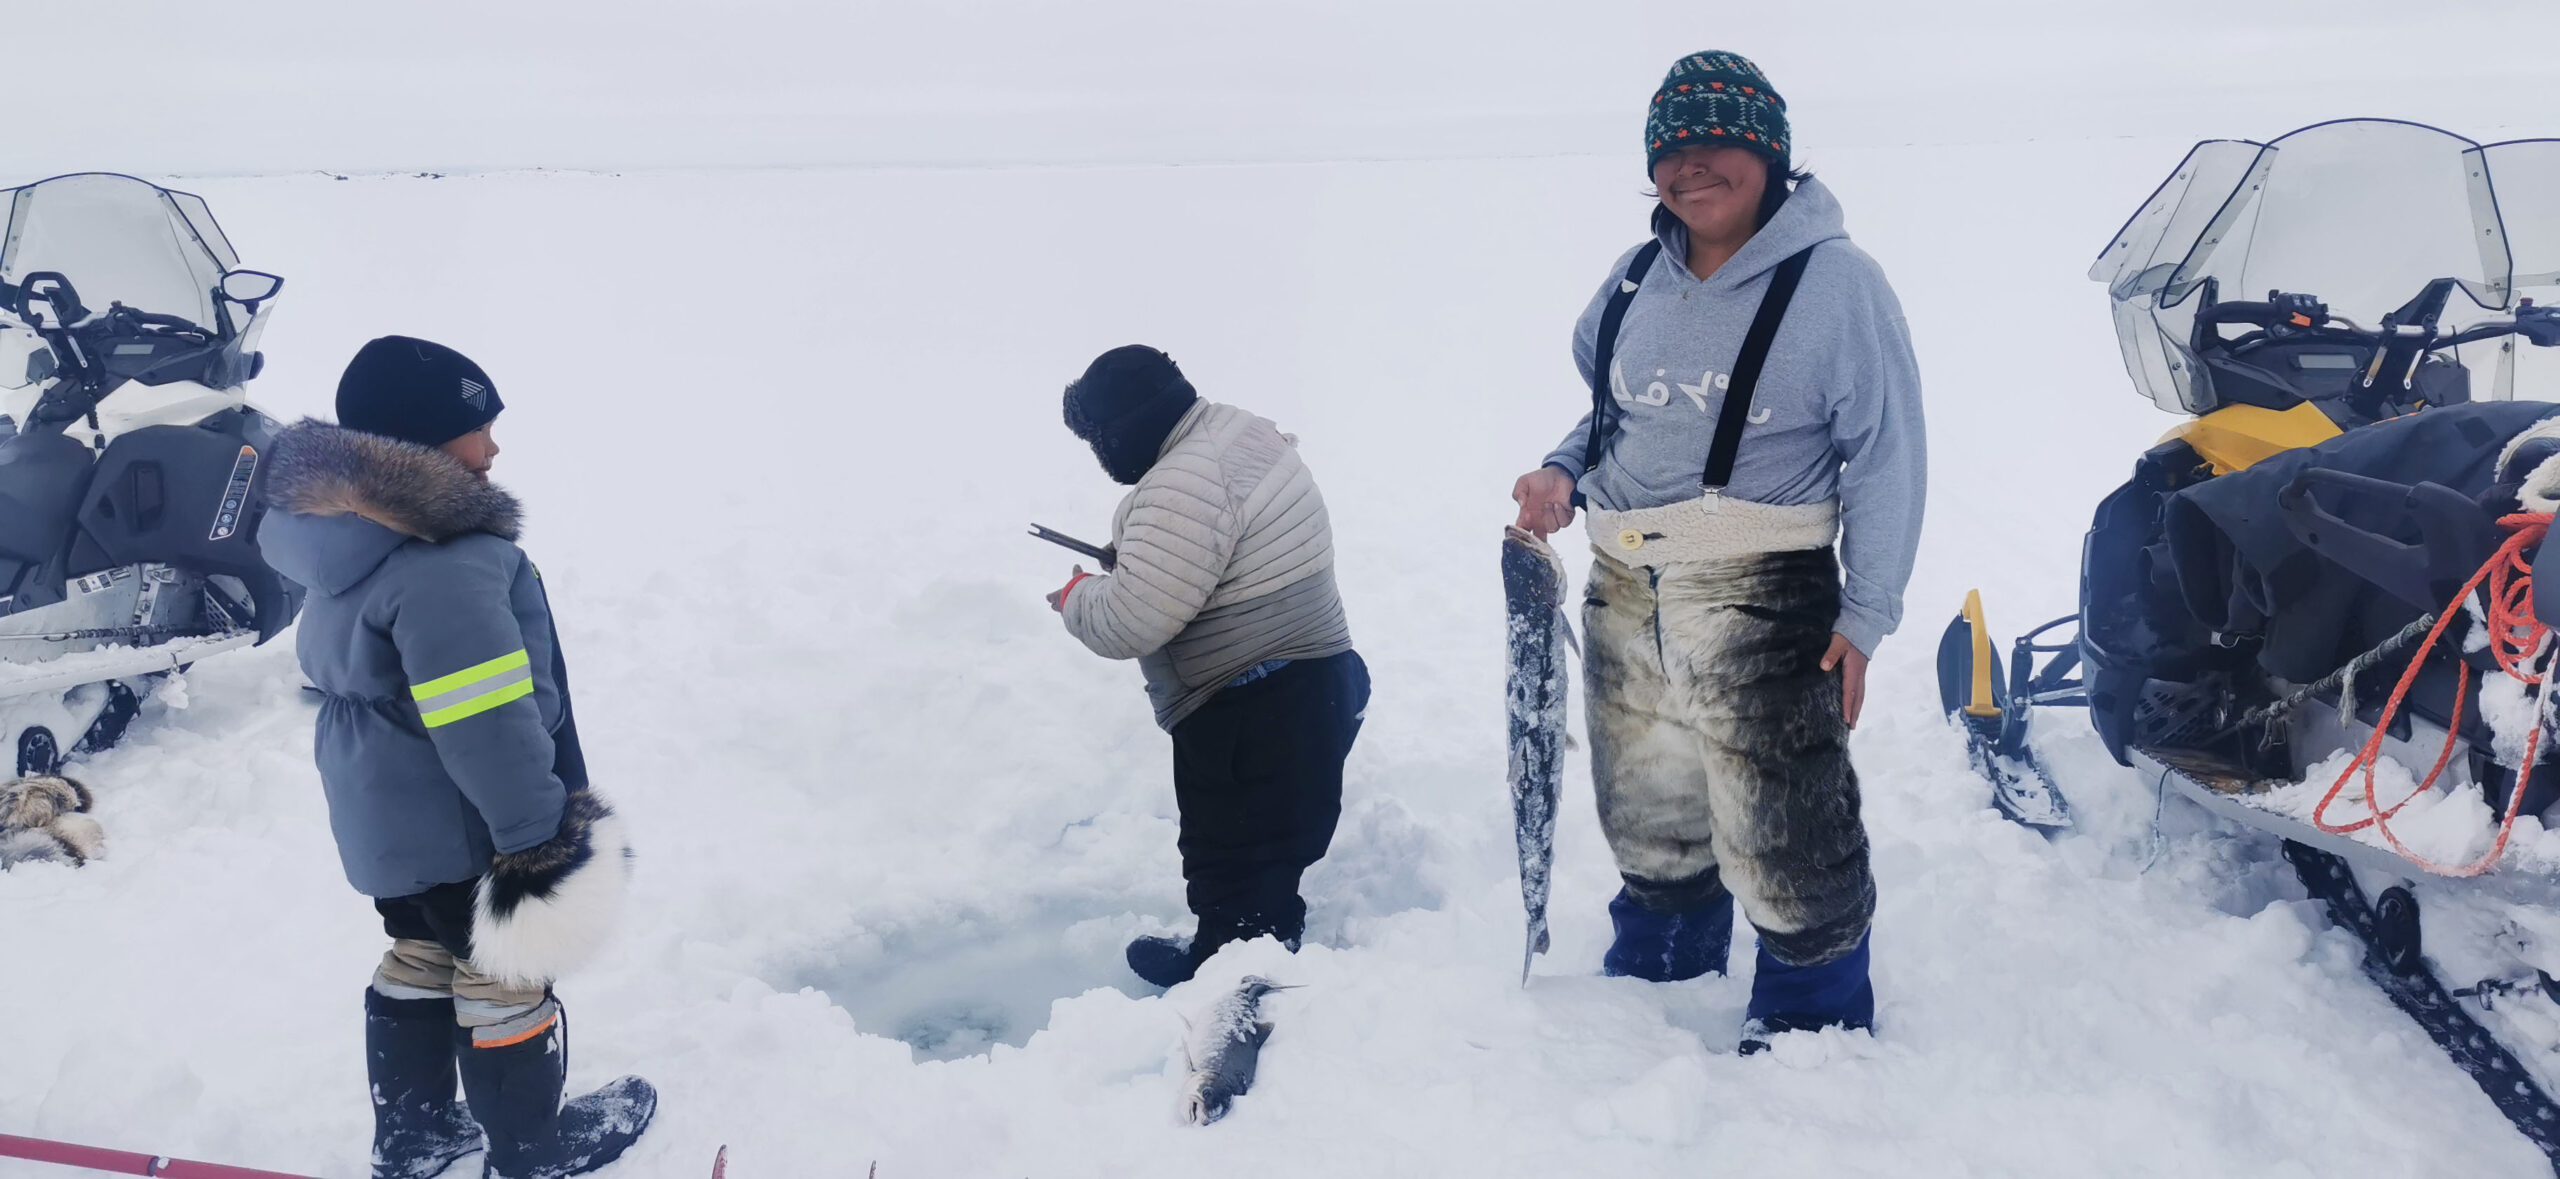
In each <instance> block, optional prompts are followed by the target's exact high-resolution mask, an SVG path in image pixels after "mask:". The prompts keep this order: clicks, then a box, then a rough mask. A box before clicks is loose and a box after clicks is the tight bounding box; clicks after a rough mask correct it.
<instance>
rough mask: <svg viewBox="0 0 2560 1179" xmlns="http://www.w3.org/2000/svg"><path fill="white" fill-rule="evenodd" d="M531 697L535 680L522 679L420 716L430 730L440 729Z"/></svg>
mask: <svg viewBox="0 0 2560 1179" xmlns="http://www.w3.org/2000/svg"><path fill="white" fill-rule="evenodd" d="M530 695H533V680H532V679H530V678H527V679H521V680H517V681H516V682H514V683H512V684H508V685H507V686H505V687H503V688H498V689H495V690H492V691H489V692H484V693H482V694H480V695H478V696H474V697H472V698H470V699H468V700H465V701H463V702H462V703H460V704H455V705H452V706H450V707H446V708H439V709H437V710H435V711H434V712H428V713H421V714H420V716H421V717H423V718H424V719H425V720H426V722H427V727H428V728H430V729H439V728H443V727H444V726H446V725H449V724H452V723H453V722H455V721H458V720H464V719H468V718H470V717H475V716H478V715H480V714H481V713H484V712H487V711H489V710H490V709H492V708H496V707H497V706H499V705H501V704H506V703H510V702H512V701H517V700H522V699H524V698H525V697H527V696H530Z"/></svg>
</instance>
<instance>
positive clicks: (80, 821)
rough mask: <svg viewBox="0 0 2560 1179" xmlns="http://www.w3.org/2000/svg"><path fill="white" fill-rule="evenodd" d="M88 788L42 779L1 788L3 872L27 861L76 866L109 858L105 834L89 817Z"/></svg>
mask: <svg viewBox="0 0 2560 1179" xmlns="http://www.w3.org/2000/svg"><path fill="white" fill-rule="evenodd" d="M94 802H95V798H94V796H92V795H91V794H90V793H89V788H88V787H87V786H84V785H82V784H81V783H80V782H79V781H77V780H76V779H72V778H64V777H57V776H53V775H42V776H38V777H32V778H20V779H18V780H17V781H15V782H11V783H9V784H7V785H5V786H0V869H7V868H11V867H15V866H16V865H19V864H25V863H38V862H45V863H61V864H70V865H73V866H74V867H77V866H79V865H81V864H85V863H88V862H89V861H91V860H94V859H98V858H100V857H102V856H104V855H106V854H107V836H106V832H105V831H104V830H103V829H101V828H100V827H99V826H98V821H97V820H95V819H92V818H90V817H89V815H88V810H89V807H90V806H91V805H92V804H93V803H94Z"/></svg>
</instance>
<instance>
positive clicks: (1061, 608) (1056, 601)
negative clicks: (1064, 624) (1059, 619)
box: [1049, 565, 1093, 614]
mask: <svg viewBox="0 0 2560 1179" xmlns="http://www.w3.org/2000/svg"><path fill="white" fill-rule="evenodd" d="M1073 569H1074V571H1075V576H1073V577H1070V578H1068V579H1067V584H1065V585H1062V586H1059V587H1058V592H1056V593H1054V594H1051V595H1049V608H1050V609H1052V610H1055V611H1057V612H1059V613H1061V614H1064V613H1066V610H1067V595H1068V594H1070V593H1072V592H1074V591H1075V588H1076V583H1077V582H1079V581H1083V580H1084V579H1085V578H1088V577H1091V576H1093V575H1092V574H1090V573H1087V572H1085V571H1084V566H1082V565H1077V566H1073Z"/></svg>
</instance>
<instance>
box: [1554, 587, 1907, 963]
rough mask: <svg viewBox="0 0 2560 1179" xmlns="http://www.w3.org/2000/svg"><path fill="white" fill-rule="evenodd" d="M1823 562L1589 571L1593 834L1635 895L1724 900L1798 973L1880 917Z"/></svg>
mask: <svg viewBox="0 0 2560 1179" xmlns="http://www.w3.org/2000/svg"><path fill="white" fill-rule="evenodd" d="M1839 613H1840V570H1839V564H1838V562H1837V561H1836V560H1835V559H1834V557H1833V556H1832V553H1831V550H1830V549H1827V548H1824V549H1811V550H1805V551H1801V552H1787V553H1770V554H1762V555H1756V556H1749V557H1739V558H1735V559H1732V560H1725V561H1698V562H1687V563H1681V564H1674V565H1667V566H1664V567H1662V568H1661V569H1658V570H1654V569H1644V568H1639V567H1631V566H1627V565H1622V564H1619V563H1618V562H1617V561H1616V560H1614V559H1611V558H1609V557H1607V556H1601V557H1598V558H1597V559H1595V560H1594V561H1593V562H1592V571H1591V581H1590V585H1589V589H1588V590H1587V591H1586V595H1585V598H1584V601H1583V627H1584V635H1585V642H1584V648H1583V649H1584V672H1585V676H1586V684H1585V692H1584V697H1585V707H1586V709H1587V710H1588V712H1587V719H1588V722H1589V729H1590V734H1591V773H1592V785H1593V790H1594V793H1595V794H1596V795H1597V796H1598V798H1599V803H1600V828H1601V831H1602V832H1603V833H1604V834H1606V835H1607V837H1608V840H1609V846H1610V849H1611V850H1612V851H1613V852H1615V853H1616V856H1617V861H1618V872H1619V875H1620V876H1621V877H1623V878H1624V879H1625V881H1626V885H1627V892H1628V895H1629V896H1630V897H1631V898H1632V899H1633V900H1634V901H1635V902H1636V903H1637V904H1639V905H1642V906H1643V907H1644V908H1646V909H1648V910H1652V911H1655V912H1661V913H1685V912H1689V911H1692V910H1695V909H1698V908H1700V907H1702V906H1704V905H1706V904H1708V903H1711V902H1713V901H1714V900H1715V899H1716V898H1717V897H1718V896H1719V895H1720V894H1722V893H1724V892H1725V891H1727V890H1731V892H1732V893H1733V895H1734V897H1735V899H1736V900H1738V901H1740V902H1741V905H1742V912H1743V916H1744V917H1746V918H1748V919H1749V920H1750V922H1751V925H1752V928H1753V929H1755V930H1757V931H1759V934H1760V939H1761V944H1762V946H1763V947H1764V948H1766V949H1767V950H1768V951H1769V952H1770V953H1771V954H1772V955H1774V956H1775V957H1776V958H1777V959H1778V960H1779V961H1781V962H1783V963H1786V964H1788V965H1791V966H1819V965H1823V964H1825V963H1829V962H1832V961H1834V960H1836V959H1839V958H1841V957H1843V956H1844V955H1847V954H1848V953H1849V952H1850V951H1852V950H1854V949H1856V948H1857V946H1858V944H1859V941H1860V939H1861V938H1863V937H1864V936H1865V935H1866V932H1867V923H1868V921H1869V920H1870V919H1871V918H1872V917H1873V916H1874V915H1875V905H1876V886H1875V877H1874V875H1873V874H1872V873H1871V872H1870V871H1869V868H1868V864H1867V832H1866V828H1865V826H1864V825H1862V824H1861V823H1860V822H1859V819H1858V776H1857V773H1856V771H1854V770H1852V769H1851V768H1850V766H1849V726H1848V723H1847V721H1846V720H1845V719H1844V717H1843V716H1842V714H1841V701H1840V677H1839V673H1838V672H1837V671H1832V672H1825V671H1823V670H1822V656H1823V653H1824V652H1825V650H1826V649H1828V647H1829V646H1830V642H1831V628H1832V625H1833V624H1834V623H1835V622H1836V621H1837V620H1838V618H1839Z"/></svg>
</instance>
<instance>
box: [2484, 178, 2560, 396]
mask: <svg viewBox="0 0 2560 1179" xmlns="http://www.w3.org/2000/svg"><path fill="white" fill-rule="evenodd" d="M2480 154H2481V156H2482V158H2483V161H2484V162H2485V163H2486V164H2487V165H2488V172H2489V176H2490V178H2491V179H2492V180H2493V181H2494V182H2495V188H2496V193H2497V198H2498V208H2499V209H2500V210H2502V211H2503V216H2504V218H2505V221H2506V229H2507V250H2508V252H2509V254H2510V255H2511V256H2512V257H2513V259H2514V262H2515V294H2516V298H2517V299H2518V300H2519V301H2521V300H2524V299H2531V300H2533V301H2534V302H2535V303H2537V304H2540V305H2542V306H2546V307H2548V306H2551V305H2553V304H2555V303H2560V139H2520V140H2516V141H2514V142H2511V143H2493V144H2490V145H2489V146H2487V147H2484V148H2482V149H2480ZM2495 347H2496V348H2497V349H2498V369H2497V375H2496V377H2495V378H2494V379H2495V381H2496V384H2495V386H2494V387H2495V390H2496V392H2495V393H2494V396H2497V397H2502V398H2512V397H2522V398H2528V399H2532V400H2538V401H2560V348H2534V347H2528V346H2526V345H2525V344H2523V343H2522V342H2520V341H2517V340H2513V339H2509V340H2502V341H2499V342H2498V343H2497V344H2496V345H2495Z"/></svg>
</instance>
